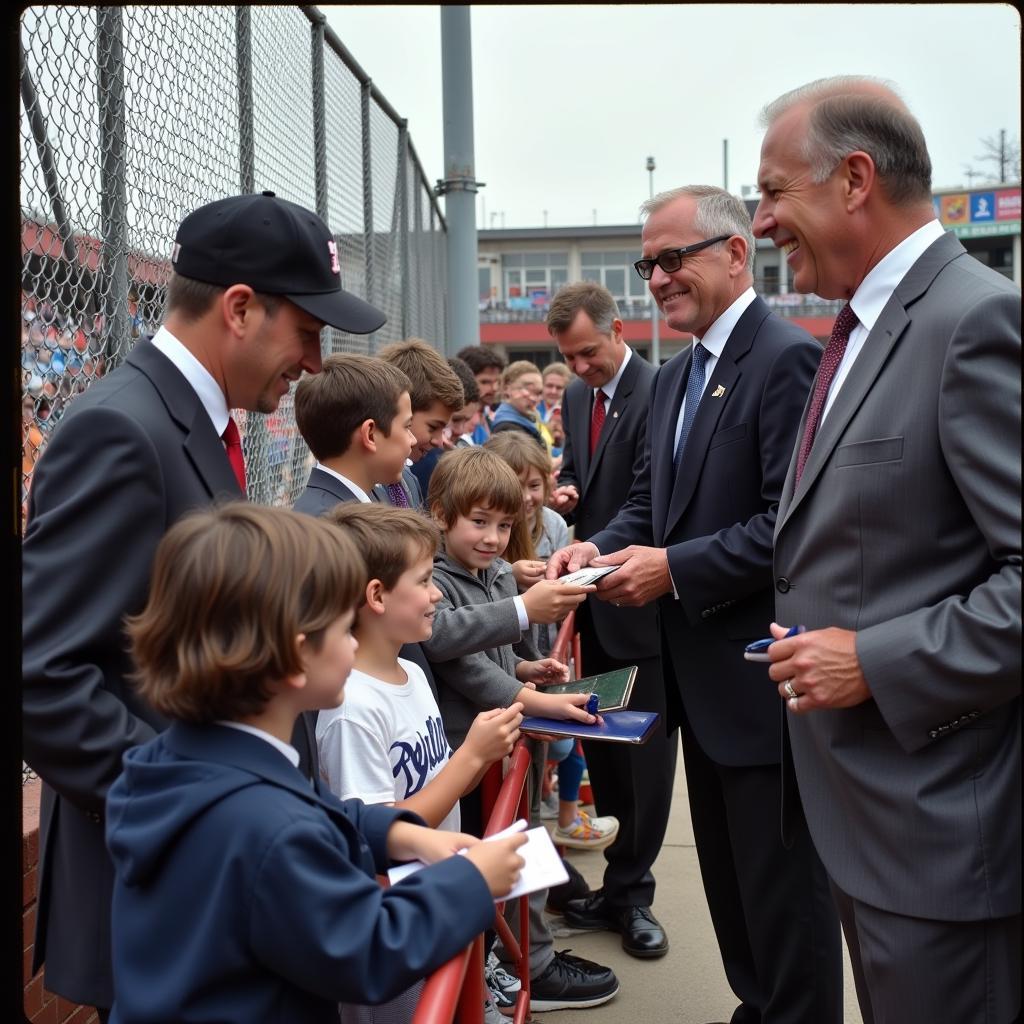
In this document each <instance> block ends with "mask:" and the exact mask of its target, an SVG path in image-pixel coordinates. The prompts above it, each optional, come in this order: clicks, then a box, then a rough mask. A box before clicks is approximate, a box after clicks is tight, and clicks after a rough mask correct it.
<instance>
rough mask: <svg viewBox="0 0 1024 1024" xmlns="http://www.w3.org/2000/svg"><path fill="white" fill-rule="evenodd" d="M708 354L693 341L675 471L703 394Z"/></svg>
mask: <svg viewBox="0 0 1024 1024" xmlns="http://www.w3.org/2000/svg"><path fill="white" fill-rule="evenodd" d="M710 354H711V353H710V352H708V350H707V349H706V348H705V347H704V346H703V345H702V344H701V343H700V342H699V341H694V343H693V360H692V361H691V363H690V376H689V377H687V379H686V408H685V410H684V411H683V428H682V430H680V431H679V440H678V441H677V442H676V454H675V456H674V457H673V459H672V465H673V466H674V467H675V468H676V469H678V468H679V462H680V460H681V459H682V457H683V449H684V448H685V447H686V437H687V435H688V434H689V433H690V427H692V426H693V418H694V417H695V416H696V415H697V406H698V405H700V396H701V395H703V394H704V367H705V366H706V365H707V361H708V356H709V355H710Z"/></svg>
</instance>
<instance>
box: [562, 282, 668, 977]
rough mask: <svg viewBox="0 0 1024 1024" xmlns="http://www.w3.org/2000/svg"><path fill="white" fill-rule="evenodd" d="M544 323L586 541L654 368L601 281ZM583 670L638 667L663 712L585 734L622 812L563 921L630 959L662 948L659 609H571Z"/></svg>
mask: <svg viewBox="0 0 1024 1024" xmlns="http://www.w3.org/2000/svg"><path fill="white" fill-rule="evenodd" d="M547 325H548V330H549V331H550V332H551V335H552V337H554V339H555V341H556V342H557V343H558V350H559V352H560V353H561V354H562V357H563V359H565V361H566V363H568V365H569V366H570V367H571V368H572V370H573V372H574V373H575V374H576V379H575V380H574V381H572V382H571V383H570V384H569V386H568V387H567V388H566V390H565V393H564V394H563V396H562V423H563V425H564V427H565V449H564V452H563V462H562V469H561V473H560V474H559V478H558V483H559V486H558V488H557V489H556V491H555V495H554V499H555V505H556V507H558V508H559V509H560V510H562V511H564V512H567V513H569V514H570V515H571V516H572V517H573V518H572V521H573V524H574V526H575V537H576V538H577V539H578V540H586V539H587V538H588V537H591V536H593V535H594V534H595V533H597V532H598V531H599V530H601V529H602V528H603V527H605V526H607V524H608V522H609V521H610V520H611V519H613V518H614V516H615V514H616V512H618V510H619V509H620V508H621V507H622V505H623V504H624V503H625V500H626V496H627V495H628V494H629V489H630V486H631V484H632V483H633V475H634V472H635V469H636V467H637V465H638V463H639V462H640V460H641V458H642V456H643V452H644V441H645V439H646V436H647V409H648V401H649V397H650V390H651V382H652V381H653V380H654V376H655V371H654V367H653V366H651V364H650V363H648V362H647V361H646V360H645V359H643V358H642V357H641V356H639V355H638V354H637V353H636V352H633V351H632V350H631V349H630V348H629V347H628V346H627V345H626V343H625V341H623V338H622V319H621V317H620V316H619V310H618V307H617V305H616V303H615V299H614V298H613V297H612V294H611V292H609V291H608V289H607V288H604V287H602V286H601V285H599V284H595V283H593V282H591V281H581V282H579V283H577V284H569V285H565V286H563V287H562V288H560V289H559V290H558V292H557V293H556V295H555V297H554V299H553V300H552V302H551V306H550V309H549V311H548V317H547ZM576 623H577V627H578V628H579V631H580V641H581V648H582V649H581V658H582V662H583V671H584V673H585V674H586V675H594V674H596V673H599V672H609V671H612V670H614V669H617V668H622V667H623V666H625V665H636V666H637V677H636V683H635V686H634V690H633V698H632V704H633V706H634V707H637V708H642V709H643V710H645V711H658V712H660V713H661V714H662V719H663V720H662V721H661V722H660V723H659V724H658V727H657V729H656V730H655V732H654V734H653V735H652V736H651V738H650V739H648V741H647V742H646V743H644V744H643V745H642V746H632V745H630V744H618V743H586V742H585V743H584V745H583V747H584V752H585V754H586V759H587V769H588V770H589V772H590V781H591V782H592V784H593V787H594V800H595V802H596V804H597V809H598V813H600V814H602V815H603V814H611V815H614V817H616V818H617V819H618V821H619V833H618V835H617V836H616V838H615V841H614V842H613V843H612V844H611V845H610V846H609V847H607V848H606V849H605V851H604V856H605V861H606V864H605V870H604V878H603V880H602V884H601V888H600V890H599V892H598V894H597V896H596V897H594V898H593V899H590V900H589V902H588V904H587V906H586V907H582V906H580V904H579V902H578V901H573V902H572V903H570V904H569V905H568V907H566V908H565V911H564V913H565V917H566V922H567V923H569V924H572V925H574V926H576V927H602V928H611V929H613V930H614V931H617V932H618V933H619V934H620V935H621V936H622V947H623V949H624V950H625V951H626V952H627V953H629V954H631V955H632V956H636V957H641V958H656V957H661V956H664V955H665V954H666V953H667V952H668V937H667V936H666V934H665V931H664V928H663V927H662V926H661V924H660V923H659V921H658V920H657V918H655V916H654V914H653V912H652V910H651V906H652V904H653V903H654V889H655V880H654V875H653V873H652V871H651V867H652V865H653V864H654V861H655V859H656V858H657V856H658V853H659V852H660V850H661V844H662V840H663V839H664V838H665V828H666V826H667V824H668V814H669V809H670V807H671V803H672V781H673V778H674V776H675V763H676V737H675V732H674V731H673V732H672V733H671V735H666V732H665V723H664V712H665V685H664V682H663V681H662V676H661V657H660V655H661V641H660V639H659V636H658V611H657V608H656V606H655V605H653V604H652V605H649V606H648V607H646V608H615V607H614V606H613V605H610V604H608V603H607V602H604V601H587V602H585V603H584V604H582V605H580V607H579V609H577V612H576Z"/></svg>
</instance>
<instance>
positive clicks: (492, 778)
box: [412, 739, 530, 1024]
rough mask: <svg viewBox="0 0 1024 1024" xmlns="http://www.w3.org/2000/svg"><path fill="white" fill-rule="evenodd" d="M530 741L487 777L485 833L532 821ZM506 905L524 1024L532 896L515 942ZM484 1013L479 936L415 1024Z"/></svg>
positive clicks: (472, 1018)
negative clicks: (503, 772)
mask: <svg viewBox="0 0 1024 1024" xmlns="http://www.w3.org/2000/svg"><path fill="white" fill-rule="evenodd" d="M528 742H529V741H527V740H525V739H523V740H520V741H519V742H518V743H517V744H516V746H515V749H514V750H513V751H512V763H511V766H510V767H509V770H508V774H507V775H506V776H505V778H504V781H502V778H501V764H500V763H497V764H493V765H492V766H491V768H490V769H489V770H488V772H487V774H486V775H485V776H484V778H483V781H482V782H481V786H482V787H483V792H482V794H481V796H482V798H483V803H484V807H485V808H486V807H488V806H490V807H492V810H491V813H490V816H489V817H488V819H487V828H486V829H485V830H484V835H485V836H489V835H493V834H494V833H495V832H500V831H501V830H502V829H503V828H508V826H509V825H511V824H512V822H513V821H514V820H515V819H516V818H517V817H523V818H527V819H529V816H530V808H529V796H528V792H527V788H526V779H527V775H528V773H529V770H530V748H529V746H528ZM504 909H505V904H504V902H502V903H499V904H497V905H496V907H495V917H494V927H495V930H496V931H497V933H498V937H499V938H500V939H501V941H502V943H503V944H504V946H505V948H506V949H507V950H508V951H509V952H510V953H511V954H512V958H513V960H515V963H516V968H517V971H518V974H519V977H520V978H521V979H522V987H521V988H520V990H519V992H518V993H517V995H516V1005H515V1011H514V1016H513V1021H514V1024H524V1022H525V1021H526V1018H527V1015H528V1014H529V1009H530V969H529V954H530V939H529V910H530V908H529V903H528V901H527V897H525V896H522V897H520V899H519V934H520V935H521V936H522V944H521V945H520V943H519V942H517V941H516V939H515V936H514V935H513V934H512V930H511V929H510V928H509V926H508V924H507V923H506V921H505V917H504V913H503V912H504ZM483 1014H484V942H483V936H482V935H478V936H477V937H476V939H474V940H473V942H472V943H471V944H470V945H469V946H467V947H466V949H465V950H463V951H462V952H461V953H459V954H458V955H457V956H454V957H452V959H451V960H449V961H448V962H447V963H446V964H443V965H442V966H441V967H439V968H438V969H437V970H436V971H434V973H433V974H432V975H430V977H429V978H428V979H427V984H426V985H425V986H424V988H423V992H422V993H421V994H420V1001H419V1004H418V1006H417V1008H416V1013H415V1015H414V1016H413V1019H412V1020H413V1024H452V1022H453V1021H457V1022H458V1024H483Z"/></svg>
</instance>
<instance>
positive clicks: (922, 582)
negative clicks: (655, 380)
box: [774, 235, 1021, 921]
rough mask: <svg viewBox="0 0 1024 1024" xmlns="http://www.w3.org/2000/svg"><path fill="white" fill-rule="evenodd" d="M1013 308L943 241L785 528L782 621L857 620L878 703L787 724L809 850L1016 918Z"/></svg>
mask: <svg viewBox="0 0 1024 1024" xmlns="http://www.w3.org/2000/svg"><path fill="white" fill-rule="evenodd" d="M1020 311H1021V310H1020V292H1019V290H1018V289H1017V288H1016V287H1015V286H1014V285H1013V284H1011V283H1010V282H1009V281H1007V280H1006V279H1005V278H1003V277H1001V276H1000V275H999V274H997V273H995V272H994V271H991V270H989V269H988V268H986V267H984V266H982V264H980V263H979V262H977V261H976V260H974V259H973V258H972V257H970V256H968V255H967V254H966V252H965V250H964V248H963V246H962V245H960V243H959V242H958V241H957V240H956V239H955V238H954V237H953V236H952V235H945V236H943V237H942V238H940V239H938V240H937V241H936V242H935V243H933V244H932V245H931V246H930V247H929V248H928V250H927V251H926V252H925V253H924V254H923V255H922V256H921V258H920V259H919V260H918V261H917V262H916V263H915V264H914V266H913V267H912V268H911V269H910V271H909V272H908V273H907V275H906V277H905V278H904V279H903V281H902V282H901V283H900V284H899V286H898V287H897V289H896V292H895V294H894V295H893V296H892V298H891V299H890V301H889V302H888V304H887V305H886V307H885V309H884V310H883V311H882V314H881V316H880V317H879V319H878V321H877V323H876V324H875V326H874V328H873V330H872V331H871V334H870V335H869V337H868V339H867V342H866V343H865V345H864V348H863V349H862V350H861V352H860V354H859V356H858V358H857V360H856V362H855V363H854V365H853V367H852V369H851V370H850V373H849V376H848V377H847V378H846V380H845V382H844V384H843V386H842V389H841V390H840V391H839V394H838V396H837V397H836V400H835V403H834V405H833V407H832V409H831V410H830V412H829V415H828V416H827V418H826V419H825V421H824V423H823V424H822V425H821V428H820V431H819V434H818V436H817V438H816V439H815V443H814V447H813V449H812V451H811V454H810V457H809V459H808V461H807V465H806V467H805V469H804V473H803V476H802V477H801V479H800V485H799V487H797V488H796V490H795V491H794V487H793V479H794V466H795V459H794V462H793V463H791V464H790V468H789V474H788V476H787V479H786V483H785V485H784V488H783V493H782V499H781V502H780V507H779V514H778V522H777V526H776V531H775V556H774V575H775V586H776V591H777V593H776V616H777V620H778V621H779V622H780V623H783V624H785V625H793V624H797V623H800V624H803V625H805V626H807V628H808V629H816V628H822V627H826V626H838V627H841V628H844V629H850V630H856V632H857V640H856V644H857V656H858V658H859V660H860V664H861V667H862V669H863V671H864V676H865V678H866V680H867V683H868V686H869V687H870V689H871V692H872V698H873V699H870V700H868V701H867V702H865V703H863V704H861V705H859V706H857V707H854V708H849V709H843V710H832V711H816V712H812V713H810V714H806V715H799V716H792V715H788V716H787V719H788V722H789V730H788V735H789V738H790V742H791V745H792V760H793V765H794V767H795V771H796V778H797V780H798V782H799V790H800V796H801V798H802V800H803V806H804V810H805V812H806V815H807V820H808V824H809V825H810V829H811V833H812V835H813V837H814V842H815V845H816V846H817V848H818V852H819V853H820V855H821V859H822V861H823V862H824V863H825V866H826V868H827V869H828V871H829V874H830V875H831V876H832V877H833V878H834V879H835V881H836V882H837V883H838V884H839V886H840V887H841V888H842V889H843V890H844V891H846V892H847V893H849V894H850V895H852V896H854V897H856V898H857V899H860V900H862V901H864V902H867V903H870V904H872V905H875V906H878V907H882V908H884V909H887V910H891V911H893V912H896V913H900V914H906V915H913V916H918V917H925V918H930V919H934V920H946V921H958V920H964V921H966V920H978V919H983V918H990V917H1000V916H1004V915H1009V914H1012V913H1020V900H1021V836H1020V822H1021V810H1020V796H1021V793H1020V773H1021V707H1020V692H1021V654H1020V645H1021V521H1020V511H1021V491H1020V482H1021V481H1020V469H1021V445H1020V426H1021V424H1020V374H1021V333H1020ZM805 415H806V413H805ZM800 431H801V434H802V432H803V425H802V424H801V428H800Z"/></svg>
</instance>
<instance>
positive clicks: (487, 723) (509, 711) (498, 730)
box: [462, 701, 523, 768]
mask: <svg viewBox="0 0 1024 1024" xmlns="http://www.w3.org/2000/svg"><path fill="white" fill-rule="evenodd" d="M522 720H523V705H522V704H520V703H519V702H518V701H517V702H516V703H515V704H512V705H510V706H509V707H507V708H494V709H493V710H492V711H481V712H480V714H479V715H477V716H476V718H474V719H473V724H472V725H471V726H470V727H469V732H468V733H467V734H466V739H465V741H464V743H463V744H462V746H463V747H465V748H467V749H468V750H470V751H471V752H472V754H473V756H474V757H476V758H477V759H478V760H479V762H480V767H481V768H483V767H486V766H487V765H489V764H492V763H493V762H494V761H498V760H500V759H501V758H503V757H505V756H506V755H507V754H511V753H512V747H513V746H514V745H515V742H516V740H517V739H519V723H520V722H521V721H522Z"/></svg>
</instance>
